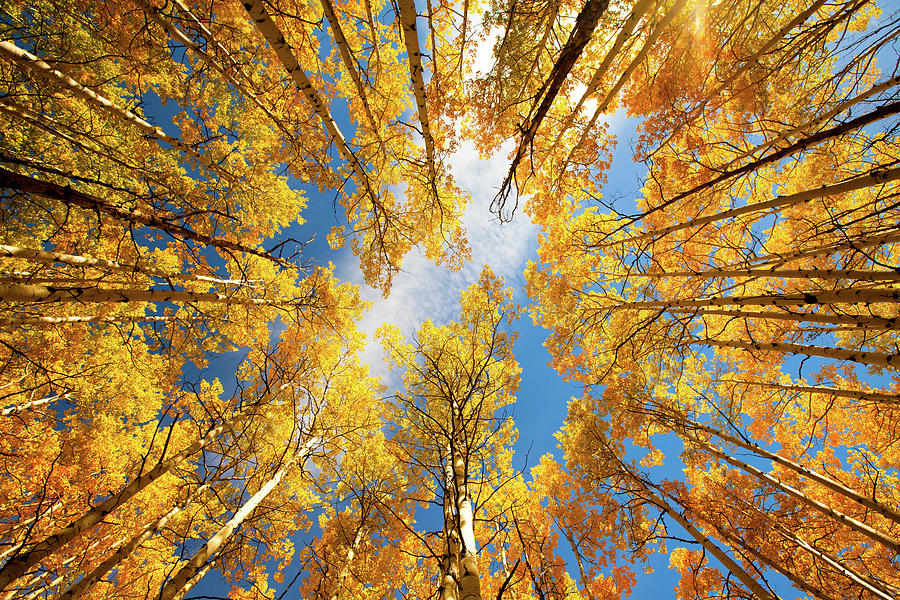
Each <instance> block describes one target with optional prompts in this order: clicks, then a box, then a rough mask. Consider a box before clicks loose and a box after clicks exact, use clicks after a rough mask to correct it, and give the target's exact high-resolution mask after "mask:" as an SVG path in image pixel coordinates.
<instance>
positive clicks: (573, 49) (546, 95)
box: [403, 0, 685, 220]
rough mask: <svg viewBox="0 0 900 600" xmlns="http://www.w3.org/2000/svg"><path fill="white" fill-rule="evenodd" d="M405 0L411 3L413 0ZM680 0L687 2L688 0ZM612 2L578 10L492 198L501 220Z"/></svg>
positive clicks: (597, 1)
mask: <svg viewBox="0 0 900 600" xmlns="http://www.w3.org/2000/svg"><path fill="white" fill-rule="evenodd" d="M403 1H405V2H410V3H411V0H403ZM678 1H679V2H684V1H685V0H678ZM608 5H609V0H587V2H586V3H585V5H584V7H583V8H582V9H581V12H579V13H578V17H576V19H575V25H574V27H572V31H571V33H570V34H569V39H568V40H566V44H565V46H563V48H562V51H561V52H560V53H559V58H557V59H556V63H554V65H553V69H552V70H551V71H550V75H549V76H548V77H547V80H546V81H545V82H544V85H543V86H542V88H541V93H542V94H543V98H542V99H541V103H540V105H539V106H538V108H537V110H536V111H535V113H534V116H533V117H531V116H530V115H529V116H530V119H529V121H528V123H527V127H526V129H525V132H524V133H523V135H522V139H521V140H520V141H519V144H518V147H517V148H516V152H515V154H514V156H513V160H512V164H511V165H510V167H509V172H508V173H507V175H506V179H504V180H503V184H502V185H501V187H500V191H499V192H498V193H497V195H496V196H495V197H494V200H493V201H492V202H491V210H492V211H494V212H496V213H497V215H498V216H499V217H500V218H501V220H502V219H504V218H505V217H504V216H503V211H504V207H505V205H506V198H507V196H509V193H510V185H511V184H512V182H513V179H514V178H515V176H516V169H517V168H518V166H519V163H520V162H521V161H522V159H523V158H525V154H526V153H527V151H528V148H529V147H531V145H532V144H533V142H534V137H535V135H536V134H537V130H538V128H539V127H540V125H541V122H542V121H543V120H544V117H545V116H546V114H547V112H548V111H549V110H550V107H551V106H552V104H553V101H554V100H555V99H556V96H557V94H559V91H560V89H562V85H563V82H564V81H565V79H566V77H567V76H568V75H569V72H570V71H571V70H572V67H574V66H575V62H576V61H577V60H578V58H579V57H580V56H581V53H582V51H583V50H584V48H585V46H587V43H588V42H589V41H590V39H591V35H593V33H594V29H595V28H596V27H597V23H598V22H599V21H600V17H601V16H603V13H605V12H606V7H607V6H608ZM513 211H515V208H513Z"/></svg>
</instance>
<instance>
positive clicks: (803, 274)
mask: <svg viewBox="0 0 900 600" xmlns="http://www.w3.org/2000/svg"><path fill="white" fill-rule="evenodd" d="M621 277H648V278H652V279H667V278H669V277H706V278H712V277H777V278H779V279H826V280H842V279H859V280H861V281H865V282H872V281H900V271H896V270H895V271H872V270H867V269H775V268H772V269H709V270H706V271H670V272H668V273H629V274H628V275H627V276H625V275H623V276H620V278H621Z"/></svg>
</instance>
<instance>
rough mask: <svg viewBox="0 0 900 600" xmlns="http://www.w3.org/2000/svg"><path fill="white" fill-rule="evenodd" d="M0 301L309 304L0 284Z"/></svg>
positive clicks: (215, 295)
mask: <svg viewBox="0 0 900 600" xmlns="http://www.w3.org/2000/svg"><path fill="white" fill-rule="evenodd" d="M0 301H5V302H33V303H40V304H63V303H67V302H78V303H84V302H213V303H216V304H232V305H239V306H306V305H307V302H306V301H303V300H295V301H292V302H275V301H273V300H264V299H261V298H236V297H234V296H227V295H225V294H219V293H214V292H177V291H172V290H142V289H128V288H118V289H104V288H97V287H81V288H78V287H72V288H56V287H51V286H48V285H21V284H0Z"/></svg>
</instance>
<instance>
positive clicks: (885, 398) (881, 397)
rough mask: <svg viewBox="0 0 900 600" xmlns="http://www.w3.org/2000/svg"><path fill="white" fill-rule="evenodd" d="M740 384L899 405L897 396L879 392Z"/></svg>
mask: <svg viewBox="0 0 900 600" xmlns="http://www.w3.org/2000/svg"><path fill="white" fill-rule="evenodd" d="M741 383H749V384H751V385H755V386H759V387H765V388H775V389H779V390H788V391H792V392H810V393H813V394H826V395H829V396H838V397H842V398H855V399H858V400H874V401H876V402H883V403H885V404H900V396H898V395H897V394H884V393H881V392H864V391H861V390H839V389H837V388H830V387H822V386H813V385H781V384H779V383H767V382H762V381H759V382H757V381H752V382H751V381H742V382H741Z"/></svg>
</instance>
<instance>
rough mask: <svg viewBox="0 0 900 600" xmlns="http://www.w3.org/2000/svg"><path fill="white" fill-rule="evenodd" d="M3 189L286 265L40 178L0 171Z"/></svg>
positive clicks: (258, 251)
mask: <svg viewBox="0 0 900 600" xmlns="http://www.w3.org/2000/svg"><path fill="white" fill-rule="evenodd" d="M0 43H3V42H0ZM0 187H2V188H7V189H13V190H19V191H20V192H25V193H28V194H37V195H39V196H43V197H45V198H50V199H52V200H58V201H60V202H62V203H64V204H67V205H71V206H78V207H79V208H84V209H86V210H90V211H95V212H98V213H103V214H106V215H109V216H111V217H113V218H115V219H118V220H120V221H124V222H126V223H139V224H141V225H146V226H147V227H152V228H154V229H160V230H162V231H165V232H166V233H169V234H171V235H173V236H174V237H176V238H182V239H189V240H194V241H195V242H199V243H201V244H206V245H209V246H215V247H216V248H221V249H222V250H225V251H229V250H234V251H237V252H246V253H247V254H253V255H255V256H259V257H261V258H265V259H266V260H270V261H272V262H274V263H277V264H279V265H282V266H285V265H286V263H285V262H284V261H283V260H281V259H280V258H276V257H274V256H272V255H271V254H269V253H268V252H265V251H261V250H254V249H253V248H250V247H248V246H244V245H243V244H238V243H235V242H230V241H227V240H223V239H220V238H213V237H210V236H208V235H204V234H202V233H197V232H195V231H192V230H190V229H187V228H185V227H181V226H179V225H175V224H174V223H172V222H170V221H169V220H167V219H165V218H163V217H160V216H157V215H150V214H147V213H145V212H143V211H140V210H136V209H129V208H123V207H121V206H116V205H114V204H110V203H108V202H106V201H105V200H103V199H101V198H98V197H97V196H94V195H92V194H87V193H85V192H79V191H76V190H74V189H72V188H71V187H69V186H65V187H63V186H61V185H57V184H55V183H50V182H48V181H41V180H39V179H34V178H33V177H28V176H26V175H20V174H18V173H13V172H12V171H7V170H6V169H2V168H0Z"/></svg>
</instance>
